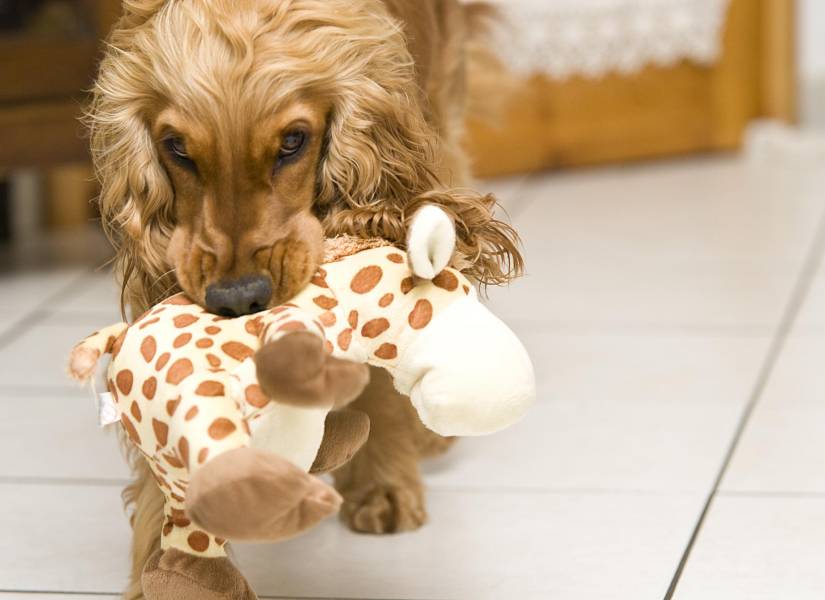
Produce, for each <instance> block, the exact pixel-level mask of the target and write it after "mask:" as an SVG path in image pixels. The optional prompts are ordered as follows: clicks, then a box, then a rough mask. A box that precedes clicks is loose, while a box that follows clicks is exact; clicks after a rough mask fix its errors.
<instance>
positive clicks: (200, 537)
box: [186, 531, 209, 552]
mask: <svg viewBox="0 0 825 600" xmlns="http://www.w3.org/2000/svg"><path fill="white" fill-rule="evenodd" d="M186 541H187V542H188V543H189V547H190V548H192V550H194V551H195V552H206V550H207V549H208V548H209V536H208V535H206V534H205V533H204V532H202V531H193V532H192V533H190V534H189V537H188V538H186Z"/></svg>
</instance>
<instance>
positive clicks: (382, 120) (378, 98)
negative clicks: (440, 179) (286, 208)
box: [319, 15, 438, 238]
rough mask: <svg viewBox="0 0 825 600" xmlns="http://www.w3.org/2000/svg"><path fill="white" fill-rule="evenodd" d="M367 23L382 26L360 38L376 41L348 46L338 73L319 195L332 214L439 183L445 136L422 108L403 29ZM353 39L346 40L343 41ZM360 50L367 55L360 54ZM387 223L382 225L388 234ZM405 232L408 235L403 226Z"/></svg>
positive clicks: (403, 197)
mask: <svg viewBox="0 0 825 600" xmlns="http://www.w3.org/2000/svg"><path fill="white" fill-rule="evenodd" d="M364 26H365V27H366V26H370V27H374V28H375V29H374V31H369V32H360V33H363V34H364V35H363V37H360V36H357V35H356V36H352V39H353V40H358V39H367V40H369V42H368V43H365V47H364V48H348V49H346V50H347V59H346V60H342V61H341V62H340V63H339V65H340V66H339V69H340V71H339V72H338V74H337V77H336V83H335V87H336V89H335V97H334V100H333V102H334V104H333V109H332V113H331V115H330V122H329V125H328V133H327V141H326V152H325V156H324V158H323V161H322V163H321V166H320V177H319V187H320V194H319V201H320V203H321V206H322V207H323V208H325V209H327V210H328V211H330V212H329V218H328V220H336V219H337V218H338V217H336V215H335V213H336V212H339V211H340V210H345V209H350V210H355V211H360V212H362V213H363V212H364V211H370V210H371V209H376V210H380V209H381V208H382V207H383V208H387V207H388V206H389V205H392V206H395V207H398V208H401V205H402V204H403V203H405V202H406V201H408V200H409V199H410V198H412V197H414V196H416V195H417V194H419V193H422V192H425V191H427V190H430V189H433V187H435V186H437V185H438V183H437V178H436V176H435V174H434V169H433V165H434V164H435V160H436V157H435V154H436V146H435V143H436V137H437V136H436V134H435V132H434V131H433V130H432V128H431V127H430V125H429V124H428V123H427V122H426V120H425V118H424V115H423V113H422V108H421V98H420V94H421V92H420V90H419V89H418V87H417V83H416V80H415V74H414V65H413V59H412V57H411V56H410V54H409V52H408V50H407V46H406V42H405V39H404V36H403V34H402V32H401V30H400V27H399V26H398V24H397V23H396V22H395V21H394V20H392V19H391V18H390V17H389V16H387V17H386V22H383V21H382V20H380V19H378V18H377V17H376V16H375V15H374V18H373V19H371V20H369V21H365V22H364ZM346 44H347V42H346V41H345V40H342V43H341V46H342V47H343V46H345V45H346ZM350 44H352V42H350ZM359 56H360V57H362V60H360V61H359V60H357V59H353V57H359ZM339 216H340V215H339ZM378 218H379V219H380V217H378ZM387 225H388V224H387V223H383V224H381V226H380V227H381V230H382V233H383V234H384V235H386V231H385V227H386V226H387ZM373 226H375V227H378V224H377V223H374V224H373ZM373 233H377V232H373ZM399 234H400V238H404V232H403V231H400V232H399Z"/></svg>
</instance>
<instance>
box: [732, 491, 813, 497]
mask: <svg viewBox="0 0 825 600" xmlns="http://www.w3.org/2000/svg"><path fill="white" fill-rule="evenodd" d="M716 495H717V496H722V497H725V498H825V491H821V492H805V491H794V490H719V491H718V492H717V493H716Z"/></svg>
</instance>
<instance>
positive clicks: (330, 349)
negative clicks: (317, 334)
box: [324, 340, 335, 354]
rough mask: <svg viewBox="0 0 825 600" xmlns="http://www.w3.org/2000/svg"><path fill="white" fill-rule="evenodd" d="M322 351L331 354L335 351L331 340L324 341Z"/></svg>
mask: <svg viewBox="0 0 825 600" xmlns="http://www.w3.org/2000/svg"><path fill="white" fill-rule="evenodd" d="M324 351H325V352H326V353H327V354H332V353H333V352H335V347H334V346H333V345H332V342H330V341H329V340H325V341H324Z"/></svg>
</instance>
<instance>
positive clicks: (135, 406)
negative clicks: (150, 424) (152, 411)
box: [129, 400, 143, 423]
mask: <svg viewBox="0 0 825 600" xmlns="http://www.w3.org/2000/svg"><path fill="white" fill-rule="evenodd" d="M129 412H131V413H132V416H133V417H134V418H135V421H137V422H138V423H140V422H141V421H142V420H143V414H142V413H141V412H140V406H138V403H137V402H135V401H134V400H133V401H132V406H131V407H130V408H129Z"/></svg>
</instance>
